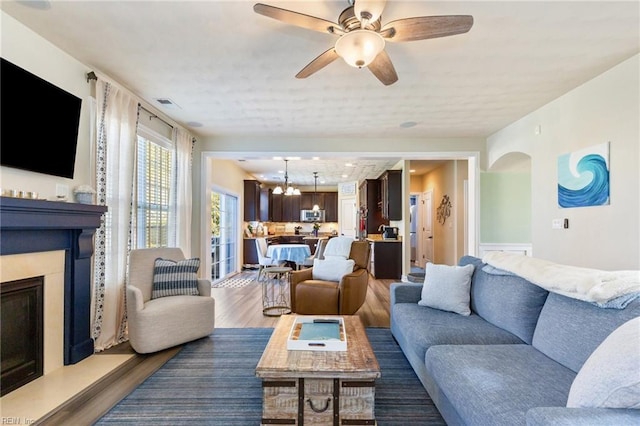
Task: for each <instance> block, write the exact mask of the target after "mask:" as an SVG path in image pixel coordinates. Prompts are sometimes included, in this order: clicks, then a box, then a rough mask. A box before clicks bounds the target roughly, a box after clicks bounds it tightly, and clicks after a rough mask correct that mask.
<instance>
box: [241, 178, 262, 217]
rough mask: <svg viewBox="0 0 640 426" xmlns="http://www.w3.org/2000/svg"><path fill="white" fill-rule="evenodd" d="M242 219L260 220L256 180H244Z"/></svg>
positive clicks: (258, 189) (258, 192) (258, 186)
mask: <svg viewBox="0 0 640 426" xmlns="http://www.w3.org/2000/svg"><path fill="white" fill-rule="evenodd" d="M244 220H245V221H246V222H252V221H258V220H260V182H258V181H257V180H245V181H244Z"/></svg>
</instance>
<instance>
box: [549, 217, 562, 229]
mask: <svg viewBox="0 0 640 426" xmlns="http://www.w3.org/2000/svg"><path fill="white" fill-rule="evenodd" d="M551 229H562V219H553V220H552V221H551Z"/></svg>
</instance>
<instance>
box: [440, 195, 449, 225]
mask: <svg viewBox="0 0 640 426" xmlns="http://www.w3.org/2000/svg"><path fill="white" fill-rule="evenodd" d="M449 216H451V201H450V200H449V196H448V195H444V196H443V197H442V201H440V205H439V206H438V209H437V219H438V223H441V224H442V225H444V222H445V221H446V220H447V218H448V217H449Z"/></svg>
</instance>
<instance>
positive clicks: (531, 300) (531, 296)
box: [459, 256, 549, 344]
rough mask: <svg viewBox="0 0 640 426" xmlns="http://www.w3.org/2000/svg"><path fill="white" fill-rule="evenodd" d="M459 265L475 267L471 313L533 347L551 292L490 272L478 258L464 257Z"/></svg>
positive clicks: (513, 276) (527, 282)
mask: <svg viewBox="0 0 640 426" xmlns="http://www.w3.org/2000/svg"><path fill="white" fill-rule="evenodd" d="M459 264H460V265H468V264H472V265H474V266H475V270H474V272H473V277H472V278H471V310H472V311H473V312H475V313H477V314H478V315H479V316H481V317H482V318H484V319H485V320H486V321H488V322H490V323H491V324H493V325H495V326H498V327H500V328H502V329H504V330H507V331H509V332H511V333H513V334H515V335H516V336H518V337H519V338H520V339H522V341H524V342H525V343H528V344H531V342H532V339H533V332H534V330H535V328H536V323H537V322H538V316H539V315H540V311H541V310H542V307H543V305H544V302H545V300H546V299H547V295H548V294H549V292H547V291H546V290H544V289H543V288H541V287H538V286H537V285H534V284H531V283H530V282H529V281H527V280H525V279H524V278H521V277H518V276H515V275H512V274H506V275H505V274H501V273H500V272H496V273H487V272H485V271H484V270H483V268H484V267H485V266H486V264H484V263H482V260H481V259H479V258H477V257H472V256H463V257H462V258H461V259H460V262H459Z"/></svg>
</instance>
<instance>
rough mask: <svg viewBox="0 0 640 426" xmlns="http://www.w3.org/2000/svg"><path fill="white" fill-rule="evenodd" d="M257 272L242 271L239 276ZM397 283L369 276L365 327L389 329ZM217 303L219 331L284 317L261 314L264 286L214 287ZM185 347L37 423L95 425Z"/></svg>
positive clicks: (147, 361) (150, 358)
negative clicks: (391, 289)
mask: <svg viewBox="0 0 640 426" xmlns="http://www.w3.org/2000/svg"><path fill="white" fill-rule="evenodd" d="M249 274H253V275H255V272H254V271H251V272H241V273H240V274H239V275H238V276H237V277H242V276H244V275H249ZM395 281H397V280H376V279H374V278H373V277H372V276H369V289H368V291H367V299H366V301H365V303H364V305H363V306H362V307H361V308H360V310H359V311H358V312H357V313H356V315H358V316H359V317H360V319H361V320H362V323H363V324H364V326H365V327H389V286H390V284H391V283H392V282H395ZM211 290H212V291H211V293H212V297H213V298H214V299H215V300H216V318H215V326H216V328H248V327H275V325H276V323H277V322H278V320H279V317H267V316H264V315H263V314H262V287H261V286H260V285H256V284H254V283H252V284H249V285H246V286H244V287H241V288H212V289H211ZM180 349H181V347H175V348H171V349H167V350H165V351H161V352H157V353H155V354H151V355H136V356H135V357H134V358H133V359H132V360H131V361H130V362H127V363H126V364H124V365H123V366H122V367H121V368H118V369H117V370H115V371H114V372H112V373H111V374H110V375H108V376H106V377H104V378H102V379H101V380H99V381H98V382H96V383H95V384H94V385H93V386H91V387H90V389H89V390H87V391H85V392H82V393H80V394H78V395H76V396H75V397H74V398H72V399H71V400H69V401H67V402H66V403H65V404H63V405H61V406H60V407H58V409H57V410H54V411H53V412H51V413H49V414H48V415H47V416H45V417H44V418H41V419H38V420H37V421H36V423H35V424H43V425H69V424H73V425H74V426H81V425H91V424H93V423H95V422H96V421H97V420H98V419H100V417H102V416H103V415H104V414H105V413H106V412H107V411H109V409H110V408H111V407H113V406H114V405H116V404H117V403H118V402H119V401H120V400H121V399H123V398H124V397H125V396H127V395H128V394H129V393H130V392H131V391H133V390H134V389H135V388H136V387H137V386H138V385H139V384H140V383H142V382H143V381H144V380H145V379H146V378H147V377H149V376H150V375H151V374H153V373H154V372H155V371H156V370H157V369H158V368H160V367H162V365H164V363H165V362H167V361H168V360H169V359H171V358H172V357H173V356H174V355H175V354H177V353H178V352H179V351H180ZM108 353H111V354H116V353H119V354H126V353H133V350H132V349H131V347H130V346H129V344H128V343H124V344H122V345H118V346H117V347H113V348H111V349H109V350H108V351H105V352H103V354H108Z"/></svg>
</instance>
